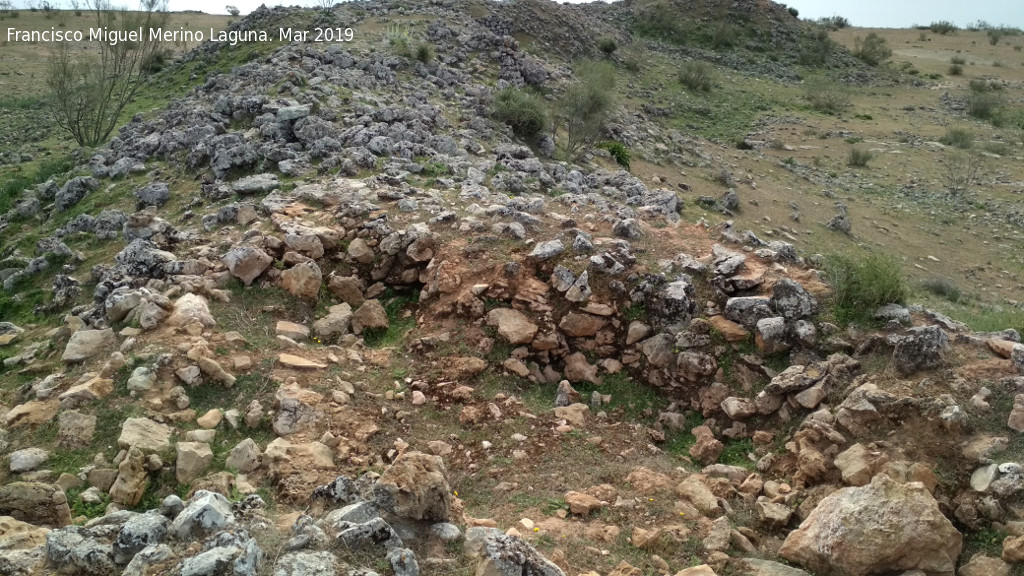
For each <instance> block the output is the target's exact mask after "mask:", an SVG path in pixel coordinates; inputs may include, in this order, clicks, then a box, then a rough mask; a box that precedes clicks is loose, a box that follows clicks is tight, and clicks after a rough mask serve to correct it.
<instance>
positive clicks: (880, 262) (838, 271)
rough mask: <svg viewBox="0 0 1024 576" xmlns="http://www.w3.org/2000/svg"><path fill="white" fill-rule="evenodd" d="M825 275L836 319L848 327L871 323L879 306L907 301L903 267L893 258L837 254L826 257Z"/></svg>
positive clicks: (877, 255) (873, 255)
mask: <svg viewBox="0 0 1024 576" xmlns="http://www.w3.org/2000/svg"><path fill="white" fill-rule="evenodd" d="M824 272H825V278H826V279H827V280H828V282H829V284H831V286H832V289H833V295H832V308H833V311H834V313H835V316H836V319H837V320H839V321H840V322H842V323H844V324H848V323H850V322H854V321H857V322H867V321H870V319H871V314H872V313H873V312H874V311H875V309H877V308H878V307H879V306H882V305H885V304H890V303H900V304H902V303H903V302H904V301H905V300H906V297H907V287H906V284H905V283H904V280H903V270H902V267H901V266H900V263H899V261H898V260H896V258H895V257H893V256H891V255H889V254H883V253H866V254H862V255H854V254H851V253H843V252H833V253H831V254H828V255H827V256H826V257H825V266H824Z"/></svg>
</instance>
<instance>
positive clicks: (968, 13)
mask: <svg viewBox="0 0 1024 576" xmlns="http://www.w3.org/2000/svg"><path fill="white" fill-rule="evenodd" d="M172 1H175V0H172ZM181 1H187V0H181ZM782 3H783V4H786V5H787V6H792V7H793V8H796V9H797V10H799V11H800V17H801V18H810V19H814V20H816V19H818V18H821V17H823V16H835V15H839V16H844V17H846V19H847V20H849V21H850V24H851V25H852V26H858V27H863V28H909V27H911V26H913V25H915V24H920V25H922V26H926V25H928V24H931V23H932V22H938V21H940V20H948V21H950V22H952V23H954V24H956V25H957V26H960V27H961V28H963V27H964V26H966V25H968V24H971V23H974V22H977V21H978V20H984V21H986V22H988V23H989V24H993V25H996V26H998V25H1002V24H1005V25H1007V26H1014V27H1017V28H1024V1H1022V0H782Z"/></svg>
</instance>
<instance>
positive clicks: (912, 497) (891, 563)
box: [779, 474, 963, 576]
mask: <svg viewBox="0 0 1024 576" xmlns="http://www.w3.org/2000/svg"><path fill="white" fill-rule="evenodd" d="M962 545H963V537H962V536H961V535H960V533H959V532H957V531H956V529H955V528H953V525H952V524H951V523H950V522H949V520H947V519H946V517H945V516H943V515H942V513H941V512H940V511H939V507H938V504H937V502H936V501H935V499H934V498H933V497H932V495H931V493H930V492H929V491H928V490H927V489H926V488H925V487H924V486H923V485H922V484H920V483H916V482H911V483H908V484H901V483H898V482H896V481H895V480H892V479H891V478H889V476H887V475H885V474H879V475H877V476H875V477H874V479H872V481H871V483H870V484H868V485H866V486H863V487H856V488H843V489H841V490H838V491H836V492H834V493H832V494H831V495H829V496H827V497H825V499H824V500H822V501H821V502H820V503H819V504H818V506H817V507H815V508H814V510H813V511H812V512H811V514H810V515H809V516H808V517H807V519H806V520H804V521H803V523H802V524H801V525H800V527H799V528H798V529H797V530H795V531H793V532H791V533H790V534H789V536H788V537H787V538H786V541H785V542H784V543H783V545H782V548H781V549H780V550H779V555H780V556H782V557H783V558H785V559H787V560H790V561H792V562H796V563H798V564H800V565H801V566H803V567H805V568H807V569H809V570H812V571H814V572H821V573H825V572H829V571H836V570H838V571H841V572H842V573H844V574H850V575H859V576H866V575H868V574H880V573H885V572H891V571H899V570H923V571H925V572H935V573H950V574H951V573H953V572H954V571H955V570H956V561H957V558H958V557H959V556H960V550H961V547H962Z"/></svg>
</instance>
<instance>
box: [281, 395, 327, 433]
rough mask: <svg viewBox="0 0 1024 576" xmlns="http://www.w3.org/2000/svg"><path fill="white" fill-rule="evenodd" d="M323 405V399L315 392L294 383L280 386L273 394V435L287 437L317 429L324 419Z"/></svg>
mask: <svg viewBox="0 0 1024 576" xmlns="http://www.w3.org/2000/svg"><path fill="white" fill-rule="evenodd" d="M323 404H324V397H323V396H322V395H321V394H319V393H317V392H314V391H312V390H307V389H305V388H302V387H300V386H299V385H298V384H297V383H295V382H291V383H285V384H282V385H281V387H280V388H278V389H277V393H275V394H274V406H275V408H276V409H277V412H276V414H275V415H274V423H273V428H274V433H275V434H277V435H278V436H287V435H289V434H295V433H298V432H304V431H309V430H316V429H318V428H319V426H320V425H321V424H322V423H323V422H324V419H325V414H324V411H323V409H322V408H321V406H322V405H323Z"/></svg>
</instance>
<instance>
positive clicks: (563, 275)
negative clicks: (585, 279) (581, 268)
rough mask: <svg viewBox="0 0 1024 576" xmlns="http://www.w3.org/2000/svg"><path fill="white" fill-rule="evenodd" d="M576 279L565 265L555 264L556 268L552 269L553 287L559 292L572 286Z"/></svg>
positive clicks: (551, 280)
mask: <svg viewBox="0 0 1024 576" xmlns="http://www.w3.org/2000/svg"><path fill="white" fill-rule="evenodd" d="M575 281H576V276H575V275H574V274H573V273H572V270H569V269H568V268H566V267H565V266H555V269H554V270H552V271H551V279H550V282H551V287H552V288H554V289H555V290H557V291H559V292H565V291H566V290H568V289H569V288H571V287H572V284H573V282H575Z"/></svg>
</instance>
